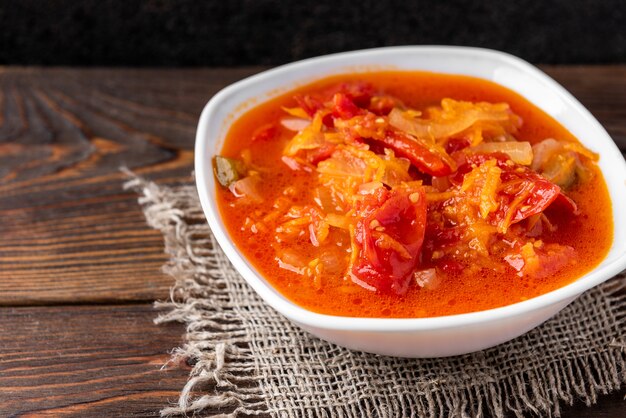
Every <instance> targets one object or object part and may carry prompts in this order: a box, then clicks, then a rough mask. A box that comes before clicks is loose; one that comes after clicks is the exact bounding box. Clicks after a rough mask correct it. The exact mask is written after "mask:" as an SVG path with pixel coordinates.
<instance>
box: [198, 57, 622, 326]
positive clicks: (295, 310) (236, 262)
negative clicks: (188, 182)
mask: <svg viewBox="0 0 626 418" xmlns="http://www.w3.org/2000/svg"><path fill="white" fill-rule="evenodd" d="M416 52H423V53H430V54H439V55H441V56H442V57H445V56H450V55H459V54H460V55H465V56H468V57H480V58H487V59H491V60H494V61H500V62H503V63H504V64H507V65H509V66H513V67H516V68H519V69H522V70H523V71H524V72H526V73H529V74H530V75H532V76H534V77H539V78H540V79H541V81H542V82H544V83H548V84H549V85H550V87H551V89H552V91H553V93H556V94H557V95H558V96H559V97H560V98H561V99H562V100H563V101H564V102H566V103H567V104H568V106H571V107H573V108H574V110H575V111H577V112H579V113H580V114H582V116H583V117H584V119H585V121H584V123H589V124H591V125H593V127H594V128H595V129H599V130H600V131H602V132H603V133H604V134H605V135H606V137H607V138H608V139H609V140H610V144H606V146H608V147H609V148H610V147H611V145H612V146H613V148H614V150H613V151H615V152H617V153H618V154H619V155H621V152H620V151H619V149H618V148H617V145H616V144H615V143H614V141H612V140H611V137H610V136H609V134H608V133H607V132H606V130H605V129H604V127H603V126H602V125H601V124H600V123H599V122H598V121H597V120H596V119H595V117H593V116H592V115H591V113H590V112H589V111H588V110H587V109H586V108H585V107H584V106H583V105H582V104H581V103H580V102H579V101H578V100H577V99H576V98H574V96H572V95H571V94H570V93H569V92H568V91H567V90H566V89H565V88H564V87H562V86H561V85H560V84H558V83H557V82H556V81H555V80H553V79H552V78H551V77H549V76H548V75H546V74H545V73H543V72H542V71H541V70H539V69H538V68H536V67H535V66H533V65H532V64H530V63H528V62H526V61H524V60H522V59H521V58H518V57H515V56H513V55H510V54H508V53H504V52H500V51H495V50H490V49H485V48H475V47H460V46H437V45H423V46H397V47H383V48H372V49H364V50H357V51H350V52H341V53H337V54H330V55H324V56H320V57H315V58H309V59H305V60H301V61H297V62H293V63H290V64H286V65H282V66H279V67H275V68H272V69H270V70H267V71H263V72H261V73H258V74H255V75H252V76H250V77H247V78H245V79H242V80H240V81H237V82H235V83H233V84H231V85H229V86H227V87H225V88H223V89H222V90H220V91H219V92H218V93H217V94H215V95H214V96H213V97H212V98H211V99H210V100H209V102H208V103H207V104H206V105H205V107H204V109H203V111H202V114H201V116H200V120H199V123H198V128H197V131H196V142H195V150H194V153H195V156H194V160H195V178H196V187H197V190H198V195H199V197H200V203H201V206H202V209H203V211H204V214H205V216H206V217H207V221H208V223H209V226H210V227H211V230H212V232H213V235H214V236H215V238H216V240H217V242H218V243H219V245H220V246H221V248H222V250H223V251H224V253H225V254H226V256H227V257H228V259H229V260H230V262H231V263H232V264H233V266H234V268H235V270H237V271H238V272H239V273H240V274H241V276H242V277H243V278H244V280H245V281H246V282H247V283H248V284H249V285H250V286H252V288H253V289H254V290H255V291H256V292H257V293H258V294H259V296H261V298H262V299H263V300H264V301H265V302H266V303H268V304H269V305H270V306H272V307H273V308H274V309H276V310H277V311H278V312H280V313H281V314H282V315H284V316H285V317H287V318H288V319H290V320H292V321H294V322H296V323H299V324H302V325H306V326H309V327H312V328H316V329H320V328H324V329H328V330H336V331H364V332H365V331H366V332H383V333H392V332H406V331H426V330H439V329H446V328H456V327H467V326H473V325H478V324H482V323H487V322H492V321H500V320H504V319H507V318H511V317H515V316H518V315H523V314H528V313H530V312H533V311H537V310H540V309H542V308H546V307H548V306H550V305H554V304H557V303H559V302H563V301H567V300H568V299H570V300H574V299H575V298H576V297H577V296H579V295H580V294H581V293H583V292H584V291H586V290H589V289H590V288H592V287H594V286H596V285H598V284H600V283H602V282H604V281H606V280H608V279H609V278H611V277H613V276H615V275H616V274H618V273H619V272H621V271H622V270H624V268H626V248H621V250H622V251H621V253H619V250H620V249H619V248H618V253H619V255H617V256H616V258H615V259H614V260H613V261H611V262H610V263H607V264H605V265H603V266H602V267H601V268H599V266H598V267H596V268H594V269H593V270H592V271H590V272H589V273H587V274H585V275H584V276H582V277H581V278H579V279H577V280H575V281H574V282H572V283H570V284H568V285H566V286H563V287H560V288H558V289H555V290H553V291H550V292H548V293H545V294H543V295H539V296H537V297H534V298H531V299H528V300H525V301H521V302H517V303H513V304H511V305H506V306H502V307H498V308H492V309H487V310H482V311H477V312H469V313H463V314H455V315H447V316H437V317H427V318H366V317H347V316H333V315H327V314H321V313H317V312H313V311H310V310H308V309H305V308H302V307H300V306H298V305H296V304H295V303H293V302H291V301H290V300H288V299H287V298H286V297H285V296H283V295H282V294H280V293H279V292H278V291H277V290H276V289H274V288H273V287H272V286H271V285H270V284H269V283H268V282H267V281H266V280H265V279H263V278H262V276H261V275H260V274H259V273H257V272H256V271H255V269H254V268H253V267H252V265H251V264H250V263H249V262H248V261H247V260H246V258H245V257H244V256H243V254H241V253H240V252H239V250H237V249H236V247H235V245H234V243H233V242H232V240H231V239H230V238H229V236H228V233H227V231H226V228H225V226H224V224H223V222H222V221H221V218H220V215H219V210H218V209H217V208H215V209H216V210H214V208H213V206H212V203H213V202H212V200H214V199H213V197H212V196H210V195H209V190H210V188H209V187H208V185H209V183H208V182H210V181H214V179H213V174H212V169H209V170H207V165H208V164H210V160H208V161H207V159H205V158H204V156H205V155H206V153H207V151H208V146H209V144H212V143H213V141H210V140H209V139H208V138H207V135H206V132H208V129H207V128H208V126H209V123H210V122H213V123H219V124H222V123H223V121H221V120H218V121H212V120H211V115H212V114H213V113H214V111H215V110H216V109H217V108H218V107H219V106H220V105H221V103H222V102H223V101H224V100H226V99H227V98H228V97H230V96H231V95H233V94H235V93H236V92H238V91H240V90H242V89H247V88H248V87H250V86H253V85H257V84H259V83H264V82H265V81H266V80H270V79H273V78H275V77H280V76H281V75H283V74H288V73H292V72H294V71H298V70H300V69H302V68H305V67H307V66H309V65H312V64H315V65H319V64H325V63H326V64H328V63H332V62H341V61H349V60H350V59H351V58H357V57H363V56H366V55H377V54H382V55H384V54H392V55H396V54H405V53H406V54H408V53H416ZM416 71H419V69H416ZM337 73H339V72H337ZM306 81H307V83H308V82H310V80H309V79H307V80H306ZM492 82H493V81H492ZM281 93H282V92H281ZM518 94H520V93H518ZM268 99H269V98H264V99H263V100H262V101H264V100H268ZM215 140H217V138H216V139H215ZM621 164H622V167H621V168H622V170H625V171H626V162H624V160H623V158H622V159H621ZM609 196H610V198H611V200H612V202H615V199H616V198H617V197H619V196H615V195H613V194H611V193H610V192H609ZM613 228H614V231H613V233H614V237H615V236H616V235H617V232H618V231H616V229H615V228H616V226H615V224H614V227H613ZM615 245H616V241H615V238H614V240H613V243H612V245H611V247H610V249H613V248H614V247H615ZM601 263H602V262H601Z"/></svg>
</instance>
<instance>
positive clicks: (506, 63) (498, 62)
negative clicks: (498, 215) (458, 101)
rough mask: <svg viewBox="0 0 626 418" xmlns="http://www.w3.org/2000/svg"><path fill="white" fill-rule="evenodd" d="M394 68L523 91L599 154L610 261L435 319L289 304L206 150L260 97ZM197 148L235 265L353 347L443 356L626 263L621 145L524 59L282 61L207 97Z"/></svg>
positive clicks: (387, 56) (200, 182)
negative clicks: (259, 267) (515, 297)
mask: <svg viewBox="0 0 626 418" xmlns="http://www.w3.org/2000/svg"><path fill="white" fill-rule="evenodd" d="M390 69H397V70H424V71H432V72H439V73H448V74H463V75H469V76H474V77H478V78H483V79H486V80H490V81H493V82H495V83H497V84H500V85H502V86H504V87H507V88H509V89H511V90H513V91H515V92H517V93H519V94H521V95H522V96H524V97H525V98H526V99H528V100H529V101H531V102H532V103H534V104H535V105H536V106H538V107H539V108H541V109H543V110H544V111H545V112H547V113H548V114H549V115H551V116H552V117H553V118H555V119H556V120H558V121H559V122H560V123H561V124H562V125H564V126H565V127H566V128H567V129H569V130H570V131H571V132H572V133H573V134H574V135H575V136H576V137H577V138H578V139H579V140H580V141H581V142H582V143H583V144H584V145H585V146H586V147H588V148H589V149H591V150H593V151H595V152H597V153H599V154H600V162H599V164H600V168H601V170H602V172H603V173H604V176H605V179H606V181H607V185H608V188H609V193H610V195H611V200H612V203H613V219H614V222H615V230H614V242H613V246H612V247H611V250H610V251H609V254H608V255H607V256H606V259H605V260H604V261H603V262H602V263H601V264H600V265H599V266H598V267H597V268H596V269H594V270H593V271H592V272H590V273H589V274H587V275H585V276H583V277H581V278H580V279H578V280H576V281H575V282H574V283H571V284H570V285H568V286H565V287H563V288H560V289H557V290H555V291H553V292H550V293H547V294H544V295H542V296H539V297H536V298H533V299H530V300H527V301H524V302H520V303H516V304H513V305H509V306H505V307H502V308H497V309H491V310H487V311H481V312H475V313H468V314H462V315H451V316H443V317H435V318H422V319H388V318H380V319H379V318H375V319H371V318H349V317H336V316H329V315H321V314H318V313H314V312H311V311H308V310H306V309H303V308H301V307H299V306H297V305H295V304H293V303H291V302H290V301H289V300H287V299H286V298H285V297H283V296H282V295H281V294H280V293H278V292H277V291H276V290H274V289H273V288H272V286H271V285H270V284H269V283H268V282H267V281H266V280H265V279H264V278H263V277H262V276H261V275H260V274H259V273H258V272H257V271H256V270H255V268H254V267H253V266H252V265H251V264H250V263H249V262H248V261H247V260H246V259H245V258H244V257H243V255H242V254H241V252H239V251H238V250H237V247H236V246H235V245H234V244H233V242H232V240H231V239H230V237H229V235H228V231H226V229H225V227H224V224H223V222H222V220H221V219H220V214H219V211H218V208H217V204H216V202H215V187H216V183H215V180H214V177H213V172H212V167H211V159H212V157H213V156H214V155H215V154H218V153H219V152H220V150H221V148H222V145H223V141H224V137H225V135H226V133H227V131H228V129H229V126H230V124H231V123H232V122H233V120H234V119H235V118H237V117H238V116H239V115H241V114H242V113H244V112H245V111H246V110H248V109H250V108H251V107H252V106H254V105H256V104H258V103H261V102H263V101H265V100H267V99H269V98H272V97H276V96H277V95H280V94H282V93H285V92H287V91H289V90H291V89H293V88H295V87H297V86H301V85H303V84H307V83H309V82H311V81H314V80H316V79H320V78H323V77H326V76H329V75H332V74H338V73H348V72H367V71H376V70H390ZM195 153H196V154H195V169H196V182H197V187H198V193H199V195H200V201H201V202H202V208H203V209H204V213H205V214H206V217H207V219H208V221H209V225H210V226H211V229H212V230H213V233H214V234H215V237H216V238H217V241H218V242H219V244H220V245H221V247H222V249H223V250H224V252H225V253H226V255H227V256H228V258H229V259H230V261H231V262H232V263H233V265H234V266H235V268H236V269H237V270H238V271H239V272H240V273H241V275H242V276H243V277H244V279H245V280H246V281H247V282H248V283H249V284H250V286H252V287H253V288H254V290H255V291H256V292H257V293H258V294H259V295H260V296H261V297H262V298H263V299H264V300H265V301H266V302H267V303H268V304H270V305H271V306H272V307H273V308H274V309H276V310H277V311H278V312H280V313H281V314H282V315H284V316H285V317H287V318H288V319H289V320H291V321H292V322H293V323H295V324H297V325H299V326H300V327H302V328H303V329H305V330H307V331H309V332H310V333H312V334H314V335H316V336H318V337H320V338H322V339H324V340H328V341H331V342H334V343H336V344H339V345H342V346H345V347H348V348H351V349H355V350H361V351H367V352H371V353H378V354H384V355H391V356H401V357H443V356H451V355H457V354H464V353H469V352H473V351H477V350H481V349H485V348H488V347H492V346H494V345H497V344H500V343H502V342H505V341H508V340H510V339H512V338H514V337H517V336H519V335H521V334H523V333H525V332H527V331H529V330H530V329H532V328H534V327H536V326H537V325H539V324H541V323H542V322H544V321H546V320H547V319H549V318H550V317H551V316H553V315H554V314H556V313H557V312H559V311H560V310H561V309H563V308H564V307H565V306H566V305H567V304H568V303H570V302H571V301H573V300H574V299H576V297H578V296H579V295H580V294H581V293H582V292H584V291H586V290H588V289H590V288H592V287H593V286H596V285H598V284H599V283H602V282H604V281H605V280H607V279H609V278H610V277H612V276H614V275H615V274H617V273H618V272H620V271H621V270H623V269H624V268H625V267H626V233H625V232H626V224H625V222H626V217H625V216H624V214H626V197H625V196H626V164H625V162H624V159H623V158H622V155H621V153H620V151H619V150H618V148H617V147H616V145H615V144H614V142H613V141H612V140H611V138H610V137H609V135H608V134H607V133H606V131H605V130H604V129H603V128H602V126H601V125H600V124H599V123H598V121H597V120H596V119H595V118H594V117H593V116H592V115H591V114H590V113H589V111H587V109H585V108H584V107H583V106H582V105H581V104H580V103H579V102H578V101H577V100H576V99H575V98H574V97H573V96H572V95H571V94H569V93H568V92H567V91H566V90H565V89H564V88H563V87H561V86H560V85H559V84H557V83H556V82H555V81H554V80H552V79H551V78H550V77H548V76H547V75H546V74H544V73H543V72H541V71H540V70H538V69H537V68H535V67H534V66H532V65H530V64H528V63H527V62H525V61H522V60H520V59H518V58H516V57H513V56H511V55H508V54H504V53H501V52H496V51H490V50H485V49H477V48H464V47H441V46H414V47H412V46H408V47H393V48H381V49H371V50H364V51H356V52H348V53H342V54H336V55H329V56H324V57H319V58H313V59H308V60H304V61H300V62H296V63H293V64H289V65H285V66H282V67H278V68H275V69H272V70H269V71H266V72H263V73H260V74H257V75H255V76H252V77H250V78H247V79H245V80H242V81H239V82H237V83H235V84H233V85H231V86H229V87H226V88H225V89H223V90H222V91H220V92H219V93H218V94H216V95H215V96H214V97H213V98H212V99H211V101H209V103H208V104H207V105H206V107H205V108H204V111H203V112H202V116H201V117H200V122H199V125H198V132H197V136H196V149H195Z"/></svg>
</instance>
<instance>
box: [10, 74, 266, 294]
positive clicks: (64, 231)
mask: <svg viewBox="0 0 626 418" xmlns="http://www.w3.org/2000/svg"><path fill="white" fill-rule="evenodd" d="M256 71H257V70H256V69H243V70H176V71H163V70H124V71H120V70H65V69H15V68H5V69H2V70H0V196H1V198H0V236H1V237H2V239H1V240H0V304H4V305H11V304H12V305H24V304H46V303H59V302H61V303H85V302H97V303H104V302H115V301H120V300H126V301H148V300H150V301H151V300H154V299H157V298H163V297H165V296H166V295H167V290H168V287H169V284H170V279H169V278H168V277H165V276H164V275H162V274H161V272H160V267H161V265H162V264H163V263H164V261H165V256H164V254H163V241H162V237H161V235H160V233H158V232H156V231H153V230H151V229H150V228H148V227H147V226H146V224H145V219H144V217H143V215H142V213H141V211H140V208H139V207H138V205H137V201H136V195H135V194H134V193H132V192H125V191H123V190H122V187H121V186H122V182H123V175H122V173H120V171H119V167H120V166H127V167H129V168H130V169H132V170H134V171H135V172H137V173H140V174H143V175H146V176H148V177H150V178H152V179H158V180H160V181H163V182H179V181H185V182H189V181H191V179H190V172H191V170H192V159H193V152H192V148H193V141H194V135H195V128H196V123H197V119H198V115H199V113H200V111H201V110H202V107H203V106H204V104H205V103H206V101H207V100H208V98H210V97H211V95H213V94H214V93H215V92H216V91H217V90H219V89H220V88H222V87H224V86H225V85H227V84H229V83H231V82H233V81H236V80H238V79H240V78H242V77H244V76H247V75H250V74H252V73H254V72H256Z"/></svg>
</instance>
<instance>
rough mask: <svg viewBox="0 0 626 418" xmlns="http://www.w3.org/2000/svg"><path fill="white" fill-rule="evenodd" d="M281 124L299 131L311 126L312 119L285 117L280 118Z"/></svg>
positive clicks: (291, 129)
mask: <svg viewBox="0 0 626 418" xmlns="http://www.w3.org/2000/svg"><path fill="white" fill-rule="evenodd" d="M280 124H281V125H283V126H284V127H285V128H287V129H289V130H290V131H294V132H298V131H301V130H303V129H304V128H306V127H307V126H309V125H310V124H311V121H310V120H308V119H301V118H283V119H281V120H280Z"/></svg>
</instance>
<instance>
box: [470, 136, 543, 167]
mask: <svg viewBox="0 0 626 418" xmlns="http://www.w3.org/2000/svg"><path fill="white" fill-rule="evenodd" d="M468 150H469V151H470V152H486V153H489V152H501V153H504V154H506V155H508V156H509V158H510V159H511V160H513V162H515V163H517V164H521V165H530V164H531V163H532V162H533V147H532V146H531V145H530V143H529V142H516V141H508V142H483V143H481V144H478V145H476V146H475V147H471V148H469V149H468Z"/></svg>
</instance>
